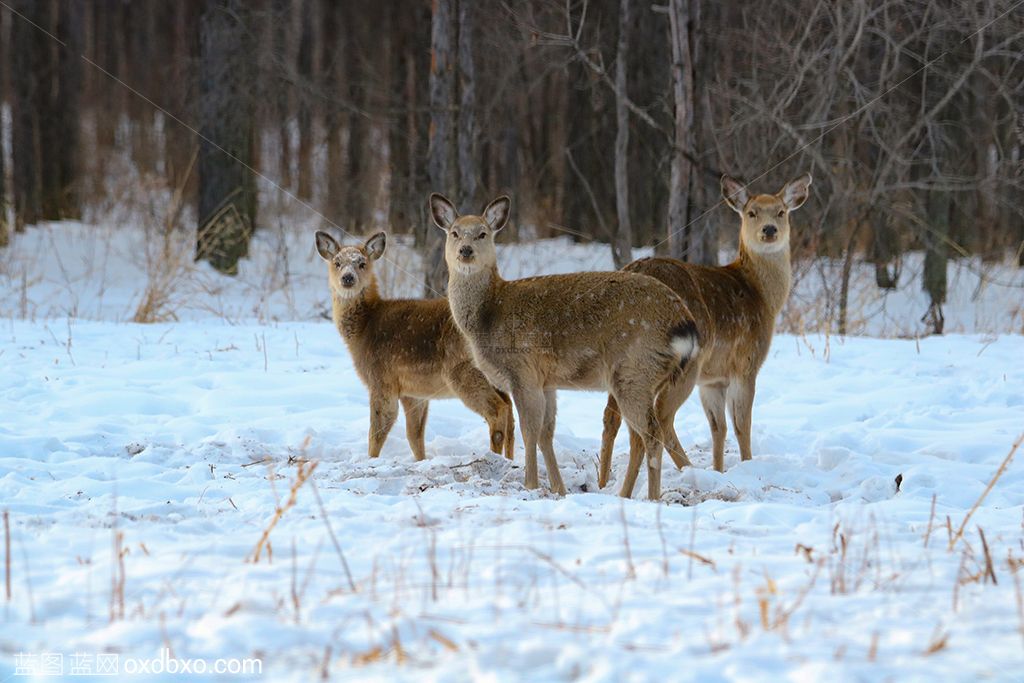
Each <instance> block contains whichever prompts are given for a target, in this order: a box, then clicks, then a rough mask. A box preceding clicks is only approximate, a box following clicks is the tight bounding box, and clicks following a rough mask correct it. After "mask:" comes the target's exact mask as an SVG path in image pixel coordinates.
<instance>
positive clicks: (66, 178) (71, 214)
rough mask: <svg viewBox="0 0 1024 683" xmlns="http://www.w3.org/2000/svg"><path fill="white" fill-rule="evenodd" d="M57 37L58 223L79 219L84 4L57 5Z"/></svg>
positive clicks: (53, 104) (53, 101) (53, 97)
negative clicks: (62, 46)
mask: <svg viewBox="0 0 1024 683" xmlns="http://www.w3.org/2000/svg"><path fill="white" fill-rule="evenodd" d="M57 11H58V14H57V37H58V38H60V39H61V40H62V41H64V44H65V46H66V47H65V48H63V49H60V50H58V51H57V53H56V54H57V65H56V66H57V73H56V76H57V83H56V84H57V87H56V88H55V89H54V90H52V91H51V93H50V102H49V105H50V109H51V111H52V112H53V115H54V122H55V125H54V131H53V138H54V142H55V145H54V147H53V149H50V150H45V149H44V150H43V153H44V154H52V155H53V162H52V169H53V170H52V186H51V192H52V199H51V202H52V205H51V209H52V215H51V216H50V217H52V218H55V219H62V218H79V217H81V213H82V212H81V208H80V206H79V203H80V201H79V191H78V178H79V176H80V173H79V165H78V164H79V122H80V121H81V119H82V112H81V107H80V103H81V101H82V57H81V55H82V52H84V50H85V36H84V33H83V31H84V28H85V6H84V0H60V1H59V2H58V3H57Z"/></svg>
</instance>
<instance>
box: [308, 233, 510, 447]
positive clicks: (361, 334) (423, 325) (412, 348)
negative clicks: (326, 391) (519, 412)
mask: <svg viewBox="0 0 1024 683" xmlns="http://www.w3.org/2000/svg"><path fill="white" fill-rule="evenodd" d="M386 244H387V236H386V235H385V234H384V233H383V232H380V233H377V234H376V235H374V236H372V237H370V238H369V239H368V240H366V243H365V244H363V245H362V246H348V247H343V246H341V245H340V244H338V242H337V241H335V239H334V238H333V237H331V236H330V235H329V234H327V233H326V232H322V231H317V233H316V250H317V253H319V254H320V257H321V258H322V259H323V260H324V261H326V262H327V265H328V274H327V279H328V282H329V284H330V288H331V308H332V312H333V317H334V324H335V325H336V326H337V328H338V332H340V333H341V338H342V339H344V340H345V344H346V345H347V346H348V350H349V352H350V353H351V354H352V364H353V365H354V366H355V369H356V373H357V374H358V375H359V379H361V380H362V381H363V384H365V385H366V388H367V389H368V390H369V392H370V436H369V451H370V457H371V458H376V457H377V456H378V455H380V449H381V447H382V446H383V445H384V441H385V440H386V439H387V436H388V432H390V431H391V427H392V425H394V423H395V420H396V419H397V417H398V404H399V402H401V404H402V410H403V411H404V412H405V434H406V437H407V438H408V439H409V446H410V448H412V452H413V455H414V456H416V459H417V460H423V459H424V458H425V457H426V453H425V451H424V447H423V430H424V428H425V427H426V423H427V408H428V406H429V403H430V399H432V398H452V397H458V398H459V399H461V400H462V402H463V403H464V404H466V407H467V408H469V409H470V410H472V411H474V412H476V413H478V414H480V415H482V416H483V418H484V419H485V420H487V425H488V427H489V428H490V433H491V450H492V451H494V452H495V453H499V454H500V453H502V451H504V454H505V457H506V458H508V459H510V460H511V459H512V454H513V453H514V450H515V420H514V418H513V416H512V401H511V400H510V399H509V397H508V395H507V394H504V393H502V392H500V391H498V390H497V389H495V388H494V387H493V386H491V385H490V384H488V383H487V380H486V379H485V378H484V376H483V373H481V372H480V371H479V370H477V369H476V367H475V366H474V365H473V360H472V357H471V355H470V352H469V348H468V347H467V346H466V342H465V340H464V339H463V337H462V333H460V332H459V330H458V329H457V328H456V327H455V324H454V323H453V322H452V316H451V312H450V311H449V309H448V302H447V301H445V300H444V299H427V300H408V299H382V298H381V297H380V294H379V293H378V291H377V279H376V277H375V276H374V274H373V263H374V261H376V260H377V259H379V258H380V257H381V256H382V255H383V254H384V248H385V246H386Z"/></svg>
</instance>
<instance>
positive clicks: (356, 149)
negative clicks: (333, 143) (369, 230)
mask: <svg viewBox="0 0 1024 683" xmlns="http://www.w3.org/2000/svg"><path fill="white" fill-rule="evenodd" d="M360 11H361V10H360V9H358V8H356V7H354V6H349V8H348V16H347V18H348V21H347V26H346V29H347V30H348V36H347V39H346V41H345V47H346V50H347V53H346V58H345V60H346V63H345V76H346V78H347V79H348V99H349V103H350V104H351V107H352V109H353V111H352V112H351V113H350V114H349V115H348V174H347V175H348V188H347V192H346V202H345V203H346V204H347V206H346V209H347V210H348V214H349V226H348V229H349V230H351V231H352V232H354V233H359V232H360V231H362V230H364V229H365V227H366V223H367V221H368V218H369V209H368V207H369V204H370V202H369V199H368V197H367V192H368V189H369V183H368V182H367V178H366V172H367V170H368V169H369V166H370V165H369V163H367V162H368V161H369V159H368V157H369V155H368V153H367V150H368V146H367V137H368V136H369V134H370V127H369V126H368V125H367V121H366V118H365V115H364V113H363V112H364V111H365V105H366V87H365V84H364V79H365V78H366V72H365V71H364V69H363V66H362V61H363V54H362V47H363V46H361V45H360V44H358V43H357V42H356V41H357V39H356V36H357V35H358V34H359V31H355V30H352V29H353V28H354V27H356V26H357V25H358V22H359V21H360V16H359V13H360Z"/></svg>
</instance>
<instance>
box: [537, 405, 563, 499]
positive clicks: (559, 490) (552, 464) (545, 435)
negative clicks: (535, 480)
mask: <svg viewBox="0 0 1024 683" xmlns="http://www.w3.org/2000/svg"><path fill="white" fill-rule="evenodd" d="M557 412H558V399H557V397H556V395H555V390H554V389H548V390H546V391H545V392H544V422H543V424H542V425H541V431H540V450H541V452H543V453H544V465H545V466H546V467H547V468H548V485H549V486H551V490H552V491H553V492H554V493H556V494H558V495H560V496H564V495H565V484H563V483H562V473H561V472H560V471H559V469H558V460H556V459H555V414H556V413H557Z"/></svg>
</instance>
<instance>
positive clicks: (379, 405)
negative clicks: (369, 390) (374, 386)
mask: <svg viewBox="0 0 1024 683" xmlns="http://www.w3.org/2000/svg"><path fill="white" fill-rule="evenodd" d="M397 419H398V401H397V400H396V399H395V397H394V396H379V395H373V394H371V395H370V435H369V442H370V457H371V458H376V457H377V456H378V455H380V449H381V448H382V447H383V446H384V441H385V440H387V438H388V432H390V431H391V427H392V426H393V425H394V424H395V420H397Z"/></svg>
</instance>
